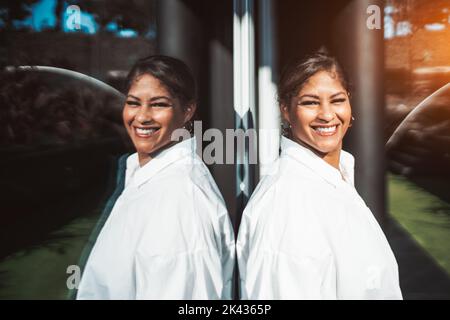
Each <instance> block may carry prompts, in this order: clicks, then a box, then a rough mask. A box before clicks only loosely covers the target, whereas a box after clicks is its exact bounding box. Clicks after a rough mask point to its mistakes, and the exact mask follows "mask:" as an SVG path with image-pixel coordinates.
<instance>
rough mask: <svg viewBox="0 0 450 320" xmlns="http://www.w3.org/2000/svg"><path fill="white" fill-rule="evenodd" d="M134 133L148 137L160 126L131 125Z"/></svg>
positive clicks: (141, 136)
mask: <svg viewBox="0 0 450 320" xmlns="http://www.w3.org/2000/svg"><path fill="white" fill-rule="evenodd" d="M133 129H134V133H135V134H136V136H138V137H140V138H150V137H152V136H154V135H155V134H156V133H157V132H158V131H159V129H161V128H160V127H133Z"/></svg>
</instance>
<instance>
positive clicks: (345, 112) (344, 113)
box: [336, 104, 352, 125]
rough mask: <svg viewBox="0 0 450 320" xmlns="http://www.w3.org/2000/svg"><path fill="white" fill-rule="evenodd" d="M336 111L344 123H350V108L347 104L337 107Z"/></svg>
mask: <svg viewBox="0 0 450 320" xmlns="http://www.w3.org/2000/svg"><path fill="white" fill-rule="evenodd" d="M336 113H337V115H338V116H339V118H341V121H342V122H343V123H344V124H345V125H348V124H349V123H350V119H351V117H352V108H351V107H350V105H349V104H346V105H344V106H342V107H341V108H339V109H338V110H337V112H336Z"/></svg>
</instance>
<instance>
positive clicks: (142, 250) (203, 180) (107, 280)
mask: <svg viewBox="0 0 450 320" xmlns="http://www.w3.org/2000/svg"><path fill="white" fill-rule="evenodd" d="M234 257H235V247H234V235H233V229H232V225H231V222H230V219H229V216H228V213H227V210H226V207H225V204H224V201H223V198H222V196H221V194H220V192H219V189H218V188H217V185H216V184H215V182H214V180H213V178H212V176H211V174H210V173H209V171H208V169H207V168H206V166H205V165H204V163H203V162H202V161H201V159H200V157H198V155H197V154H196V153H195V139H194V138H191V139H188V140H185V141H183V142H180V143H177V144H175V145H174V146H172V147H170V148H168V149H166V150H164V151H162V152H161V153H160V154H158V155H157V156H156V157H155V158H153V159H152V160H151V161H149V162H148V163H147V164H145V165H144V166H143V167H140V166H139V161H138V156H137V154H136V153H135V154H132V155H131V156H129V158H128V159H127V169H126V175H125V189H124V191H123V192H122V194H121V195H120V197H119V198H118V199H117V201H116V203H115V204H114V207H113V209H112V211H111V214H110V216H109V217H108V219H107V221H106V223H105V225H104V226H103V229H102V230H101V232H100V234H99V236H98V238H97V241H96V243H95V245H94V247H93V249H92V251H91V254H90V256H89V259H88V261H87V264H86V267H85V269H84V273H83V275H82V279H81V282H80V285H79V288H78V295H77V299H221V298H224V299H229V298H231V294H232V293H231V288H232V274H233V267H234Z"/></svg>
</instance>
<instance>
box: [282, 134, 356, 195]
mask: <svg viewBox="0 0 450 320" xmlns="http://www.w3.org/2000/svg"><path fill="white" fill-rule="evenodd" d="M283 155H288V156H290V157H292V158H294V159H295V160H296V161H298V162H300V163H302V164H303V165H305V166H306V167H308V168H310V169H311V170H312V171H314V172H315V173H316V174H318V175H319V176H320V177H322V178H323V179H325V180H326V181H327V182H328V183H330V184H332V185H333V186H335V187H336V186H338V185H339V184H340V183H342V182H343V179H342V176H344V179H345V181H346V182H347V183H349V184H351V185H352V186H353V175H354V158H353V156H352V155H351V154H350V153H348V152H346V151H344V150H341V154H340V159H339V168H340V172H339V170H337V169H336V168H334V167H333V166H331V165H330V164H328V163H327V162H325V161H324V160H323V159H322V158H320V157H319V156H317V155H316V154H315V153H314V152H312V151H311V150H309V149H308V148H306V147H304V146H302V145H300V144H298V143H297V142H294V141H292V140H290V139H288V138H286V137H281V156H283ZM341 173H342V176H341Z"/></svg>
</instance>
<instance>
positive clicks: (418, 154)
mask: <svg viewBox="0 0 450 320" xmlns="http://www.w3.org/2000/svg"><path fill="white" fill-rule="evenodd" d="M369 6H375V7H371V8H370V10H369V9H368V8H369ZM377 8H378V9H379V10H378V11H377ZM370 17H372V18H373V19H374V20H370V19H372V18H370ZM368 19H369V20H370V21H371V22H370V23H369V22H368ZM377 19H378V20H379V21H378V22H379V26H378V27H377ZM323 47H324V48H326V49H327V50H328V51H329V52H330V53H331V54H333V55H336V56H337V57H338V59H339V60H340V61H341V62H342V64H343V65H344V68H345V69H346V70H347V71H348V73H349V76H350V78H351V80H352V84H353V96H352V107H353V111H354V114H355V118H356V121H355V123H354V126H353V127H352V129H351V130H350V133H349V135H348V137H347V138H346V140H345V146H344V148H345V149H346V150H349V151H350V152H352V153H353V154H354V155H355V157H356V177H355V178H356V179H355V180H356V187H357V189H358V191H359V192H360V194H361V195H362V197H363V198H364V199H365V201H366V202H367V204H368V206H369V207H370V208H371V209H372V211H373V212H374V215H375V216H376V218H377V219H378V221H379V222H380V224H381V225H382V227H383V229H384V231H385V233H386V235H387V237H388V240H389V242H390V244H391V246H392V248H393V250H394V253H395V255H396V257H397V260H398V263H399V268H400V278H401V279H400V280H401V287H402V290H403V294H404V297H405V298H406V299H449V298H450V85H449V82H450V0H433V1H426V0H386V1H380V0H376V1H366V0H347V1H344V0H338V1H324V0H316V1H299V0H280V1H274V0H234V1H233V0H217V1H207V0H164V1H157V0H128V1H123V0H109V1H104V0H78V1H75V0H74V1H69V0H23V1H8V0H0V53H1V54H0V78H1V81H0V194H1V202H0V299H66V298H67V297H69V290H68V288H67V285H66V280H67V277H68V276H69V275H68V274H67V273H66V270H67V267H68V266H69V265H76V264H78V262H79V259H80V255H81V252H82V250H83V248H84V247H85V246H86V243H87V240H88V238H89V235H90V234H91V232H92V231H93V229H94V226H95V224H96V223H97V221H98V219H99V217H100V215H101V212H102V210H103V208H104V206H105V203H106V201H107V199H108V197H109V196H110V195H111V194H112V192H113V190H114V187H115V179H116V170H117V159H118V157H119V156H120V155H122V154H124V153H128V152H133V148H132V146H131V145H130V142H129V140H128V137H127V135H126V132H125V130H124V129H123V127H122V120H121V109H122V106H123V95H122V93H123V87H124V81H125V77H126V74H127V72H128V70H129V68H130V67H131V65H132V64H133V63H134V62H135V61H136V60H137V59H138V58H142V57H145V56H148V55H151V54H156V53H161V54H168V55H172V56H175V57H178V58H181V59H183V60H184V61H185V62H187V63H188V65H189V66H190V67H191V69H192V71H193V73H194V75H195V77H196V78H197V79H198V84H199V97H200V101H199V113H198V118H199V119H201V120H202V125H203V130H206V129H208V128H217V129H219V130H221V131H222V132H225V130H226V129H235V128H243V129H249V128H256V129H270V128H272V129H273V128H279V123H280V120H279V114H278V111H277V106H276V102H275V94H274V86H275V84H276V82H277V79H278V76H279V73H280V70H282V69H283V67H284V66H285V65H286V64H287V63H289V62H290V61H292V60H294V59H298V58H299V57H302V56H303V55H305V54H308V53H311V52H314V51H316V50H318V49H320V48H323ZM243 79H244V80H243ZM204 146H205V145H204ZM246 148H247V151H248V150H249V149H251V148H258V150H259V157H260V160H261V159H262V158H263V157H265V156H266V155H267V154H270V153H272V154H273V153H277V152H278V145H277V143H272V142H269V141H268V140H265V139H264V137H262V136H261V137H259V140H258V142H257V143H254V145H252V144H251V142H249V143H248V144H247V145H246ZM262 151H265V152H262ZM225 153H226V150H224V154H225ZM246 154H247V153H246V152H244V154H243V155H240V154H239V152H238V155H237V157H240V156H242V157H243V159H244V162H243V164H238V165H234V164H214V165H211V166H209V168H210V170H211V173H212V174H213V176H214V178H215V179H216V181H217V183H218V185H219V188H220V189H221V191H222V194H223V195H224V198H225V200H226V202H227V206H228V209H229V213H230V216H231V218H232V221H233V224H234V227H235V229H236V230H237V228H238V225H239V220H240V215H241V213H242V209H243V207H244V206H245V203H246V201H247V200H248V198H249V196H250V195H251V191H252V190H253V188H254V187H255V185H256V184H257V182H258V180H259V179H260V177H261V176H263V175H264V174H265V172H264V169H263V167H262V166H258V165H257V166H254V165H250V164H248V162H246V160H245V159H246V158H245V156H246Z"/></svg>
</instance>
